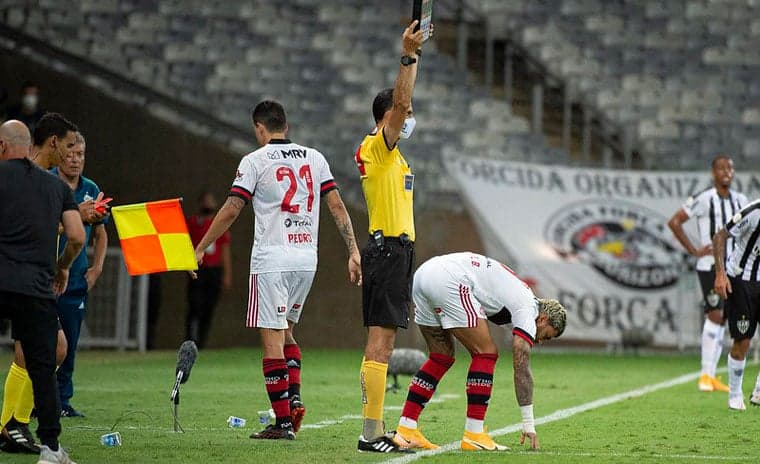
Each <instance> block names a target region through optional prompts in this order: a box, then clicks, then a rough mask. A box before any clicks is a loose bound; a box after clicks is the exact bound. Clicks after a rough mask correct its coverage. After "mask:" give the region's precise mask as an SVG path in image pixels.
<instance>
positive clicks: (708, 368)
mask: <svg viewBox="0 0 760 464" xmlns="http://www.w3.org/2000/svg"><path fill="white" fill-rule="evenodd" d="M720 328H721V326H720V325H719V324H716V323H714V322H713V321H711V320H710V319H705V324H704V326H703V327H702V374H707V375H709V376H710V377H715V365H716V364H717V361H716V360H714V359H713V356H714V355H715V344H716V343H717V338H718V332H719V331H720Z"/></svg>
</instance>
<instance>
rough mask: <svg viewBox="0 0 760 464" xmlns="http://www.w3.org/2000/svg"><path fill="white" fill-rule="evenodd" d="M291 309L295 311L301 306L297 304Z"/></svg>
mask: <svg viewBox="0 0 760 464" xmlns="http://www.w3.org/2000/svg"><path fill="white" fill-rule="evenodd" d="M293 309H295V310H298V309H301V305H300V304H298V303H296V304H294V305H293Z"/></svg>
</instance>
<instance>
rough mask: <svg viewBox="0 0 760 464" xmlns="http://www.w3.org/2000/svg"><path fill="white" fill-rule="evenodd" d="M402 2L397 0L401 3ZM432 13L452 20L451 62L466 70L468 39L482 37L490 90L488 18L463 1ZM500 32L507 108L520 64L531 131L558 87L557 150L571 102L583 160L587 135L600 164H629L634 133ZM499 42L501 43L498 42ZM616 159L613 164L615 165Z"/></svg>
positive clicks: (587, 156) (440, 0)
mask: <svg viewBox="0 0 760 464" xmlns="http://www.w3.org/2000/svg"><path fill="white" fill-rule="evenodd" d="M402 3H403V2H402ZM436 9H437V11H436V13H439V17H443V18H447V17H448V18H450V19H451V20H452V21H454V22H455V23H456V31H457V32H456V41H457V45H456V50H457V53H456V58H457V65H458V67H459V68H460V69H461V70H463V71H464V70H467V69H468V62H469V61H470V59H469V58H470V57H469V48H470V47H469V45H470V41H472V40H474V39H476V38H478V39H482V40H483V42H484V45H483V47H484V48H483V56H484V60H483V63H482V66H483V68H482V70H481V71H482V73H483V81H484V84H485V86H486V87H488V88H489V89H493V88H494V82H495V77H496V76H497V71H496V69H495V62H496V57H495V52H496V49H497V47H496V44H497V40H496V39H495V37H494V36H495V34H494V31H493V30H492V28H491V25H490V23H489V21H488V19H487V18H486V17H485V16H484V15H483V14H482V13H480V12H478V11H476V10H474V9H473V8H468V7H467V5H466V2H465V0H437V1H436ZM501 32H503V33H504V34H505V35H506V39H505V40H503V42H504V43H503V48H504V51H503V53H504V57H503V61H504V67H503V70H502V71H501V72H502V77H503V94H504V99H505V100H506V102H507V103H508V104H509V105H510V106H511V105H512V104H513V101H514V95H515V85H514V84H515V83H514V74H515V62H516V61H520V62H522V63H524V66H525V69H524V71H525V74H526V75H528V76H529V77H530V80H531V85H530V87H531V91H530V97H529V98H530V103H531V114H530V120H531V128H532V130H533V132H536V133H544V130H543V124H542V121H543V118H544V108H545V107H546V101H547V99H546V97H545V94H546V90H547V89H554V90H558V91H559V92H561V94H562V110H561V119H562V131H561V145H562V148H564V149H565V150H567V151H568V152H571V146H572V128H573V124H574V120H573V113H574V111H573V106H574V105H576V106H577V107H578V108H579V112H580V115H579V118H580V121H579V122H580V126H581V156H582V161H583V162H584V163H592V159H591V152H592V139H593V138H594V137H595V138H596V139H597V140H599V141H600V142H601V143H602V159H601V165H603V166H605V167H613V166H614V165H615V164H617V165H620V166H621V167H624V168H630V167H632V165H633V159H634V153H635V152H639V151H640V149H639V147H637V146H636V141H635V136H634V134H632V133H631V131H630V129H629V128H626V127H625V126H624V125H622V124H619V123H617V122H614V121H612V120H611V119H610V118H608V117H607V116H606V115H605V114H604V113H603V112H602V111H601V110H600V109H599V108H597V107H596V105H594V104H592V103H591V102H589V101H588V99H587V98H586V97H585V96H584V95H582V94H580V93H578V92H577V91H575V90H574V89H573V88H572V86H571V84H570V83H569V82H567V81H566V80H565V79H564V78H563V77H561V76H558V75H556V74H554V73H553V72H552V71H551V70H549V69H548V68H547V67H546V66H545V65H544V64H543V63H542V62H541V61H540V60H539V59H537V58H535V55H534V54H533V53H532V52H531V51H530V49H529V48H528V47H525V46H524V45H523V44H522V43H521V42H520V41H519V40H518V39H517V34H515V33H514V31H509V30H507V31H501ZM500 45H501V44H500ZM616 161H617V163H616Z"/></svg>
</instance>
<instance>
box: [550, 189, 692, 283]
mask: <svg viewBox="0 0 760 464" xmlns="http://www.w3.org/2000/svg"><path fill="white" fill-rule="evenodd" d="M666 223H667V218H665V217H663V216H662V215H660V214H659V213H657V212H655V211H652V210H650V209H648V208H645V207H643V206H640V205H637V204H635V203H630V202H627V201H623V200H617V199H604V200H601V199H599V200H584V201H580V202H576V203H574V204H571V205H566V206H564V207H563V208H562V209H561V210H558V211H556V212H555V213H554V214H553V215H552V216H551V220H549V222H548V223H547V225H546V228H545V229H544V238H545V240H546V241H547V242H548V243H549V244H550V245H551V246H552V247H553V248H554V250H555V251H556V252H557V253H558V254H559V255H560V256H561V257H562V258H563V259H566V260H571V259H578V260H580V261H581V262H585V263H586V264H588V265H590V266H591V267H593V268H594V269H595V270H596V271H597V272H599V273H600V274H602V275H603V276H604V277H606V278H608V279H609V280H611V281H613V282H616V283H618V284H620V285H623V286H626V287H630V288H636V289H658V288H666V287H670V286H672V285H674V284H676V283H677V282H678V279H679V278H680V277H681V276H682V275H684V272H685V271H686V270H687V269H688V263H689V257H688V255H686V253H683V252H681V251H679V250H677V249H676V248H675V247H674V246H673V245H671V243H670V241H669V239H668V238H667V235H666V232H665V228H666V226H665V225H666Z"/></svg>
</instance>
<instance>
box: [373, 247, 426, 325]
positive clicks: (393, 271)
mask: <svg viewBox="0 0 760 464" xmlns="http://www.w3.org/2000/svg"><path fill="white" fill-rule="evenodd" d="M413 272H414V242H411V241H409V240H406V239H405V238H404V237H402V238H399V237H382V236H380V237H378V239H375V238H370V240H369V242H368V243H367V246H365V247H364V249H363V250H362V309H363V313H364V326H365V327H370V326H380V327H402V328H404V329H405V328H407V327H408V326H409V308H410V307H411V305H412V275H413Z"/></svg>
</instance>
